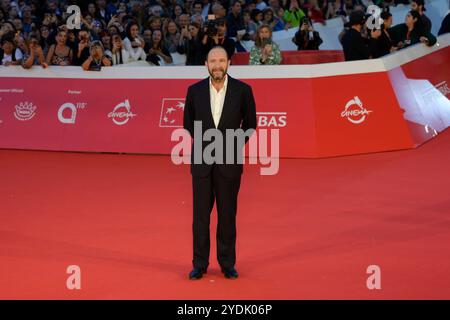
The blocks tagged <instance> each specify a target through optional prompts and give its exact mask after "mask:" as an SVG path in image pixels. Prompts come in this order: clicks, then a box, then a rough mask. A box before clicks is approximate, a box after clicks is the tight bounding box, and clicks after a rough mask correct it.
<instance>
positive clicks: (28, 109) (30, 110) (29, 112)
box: [14, 101, 37, 121]
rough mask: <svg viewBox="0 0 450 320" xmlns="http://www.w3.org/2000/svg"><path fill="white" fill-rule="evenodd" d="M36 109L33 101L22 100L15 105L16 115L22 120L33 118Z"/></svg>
mask: <svg viewBox="0 0 450 320" xmlns="http://www.w3.org/2000/svg"><path fill="white" fill-rule="evenodd" d="M36 109H37V107H36V106H35V105H33V103H31V102H28V101H27V102H21V103H19V104H18V105H16V106H15V111H14V117H16V119H17V120H20V121H28V120H31V119H32V118H33V117H34V116H35V115H36Z"/></svg>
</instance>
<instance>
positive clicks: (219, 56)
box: [205, 46, 230, 82]
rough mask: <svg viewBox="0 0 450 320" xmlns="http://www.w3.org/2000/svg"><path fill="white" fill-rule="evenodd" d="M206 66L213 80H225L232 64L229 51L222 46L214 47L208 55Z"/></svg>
mask: <svg viewBox="0 0 450 320" xmlns="http://www.w3.org/2000/svg"><path fill="white" fill-rule="evenodd" d="M205 66H206V67H207V68H208V72H209V75H210V76H211V80H212V81H213V82H221V81H223V80H224V78H225V75H226V74H227V71H228V67H229V66H230V60H229V58H228V54H227V51H226V50H225V49H224V48H223V47H220V46H216V47H213V48H212V49H211V50H210V51H209V52H208V55H207V56H206V61H205Z"/></svg>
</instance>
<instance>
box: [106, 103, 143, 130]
mask: <svg viewBox="0 0 450 320" xmlns="http://www.w3.org/2000/svg"><path fill="white" fill-rule="evenodd" d="M136 116H137V114H136V113H133V112H131V105H130V101H128V99H126V100H125V101H123V102H120V103H119V104H118V105H116V106H115V107H114V109H113V111H112V112H110V113H108V118H111V119H112V121H113V122H114V123H115V124H116V125H118V126H122V125H124V124H126V123H127V122H128V121H129V120H130V119H132V118H134V117H136Z"/></svg>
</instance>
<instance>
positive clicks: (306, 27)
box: [292, 17, 323, 50]
mask: <svg viewBox="0 0 450 320" xmlns="http://www.w3.org/2000/svg"><path fill="white" fill-rule="evenodd" d="M292 42H294V43H295V44H296V45H297V50H319V46H320V45H321V44H322V42H323V41H322V39H321V38H320V36H319V33H318V32H317V31H314V29H313V27H312V24H311V20H310V19H309V18H308V17H303V18H302V22H301V24H300V27H299V28H298V31H297V32H296V33H295V36H294V37H293V38H292Z"/></svg>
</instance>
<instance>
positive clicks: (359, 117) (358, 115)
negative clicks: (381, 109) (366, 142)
mask: <svg viewBox="0 0 450 320" xmlns="http://www.w3.org/2000/svg"><path fill="white" fill-rule="evenodd" d="M371 112H373V111H372V110H367V109H366V108H364V107H363V103H362V102H361V100H360V99H359V97H358V96H355V97H354V98H353V99H352V100H350V101H349V102H347V104H346V105H345V108H344V111H342V112H341V117H342V118H347V120H348V121H350V122H351V123H354V124H361V123H363V122H364V121H365V120H366V118H367V116H368V115H369V113H371Z"/></svg>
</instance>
